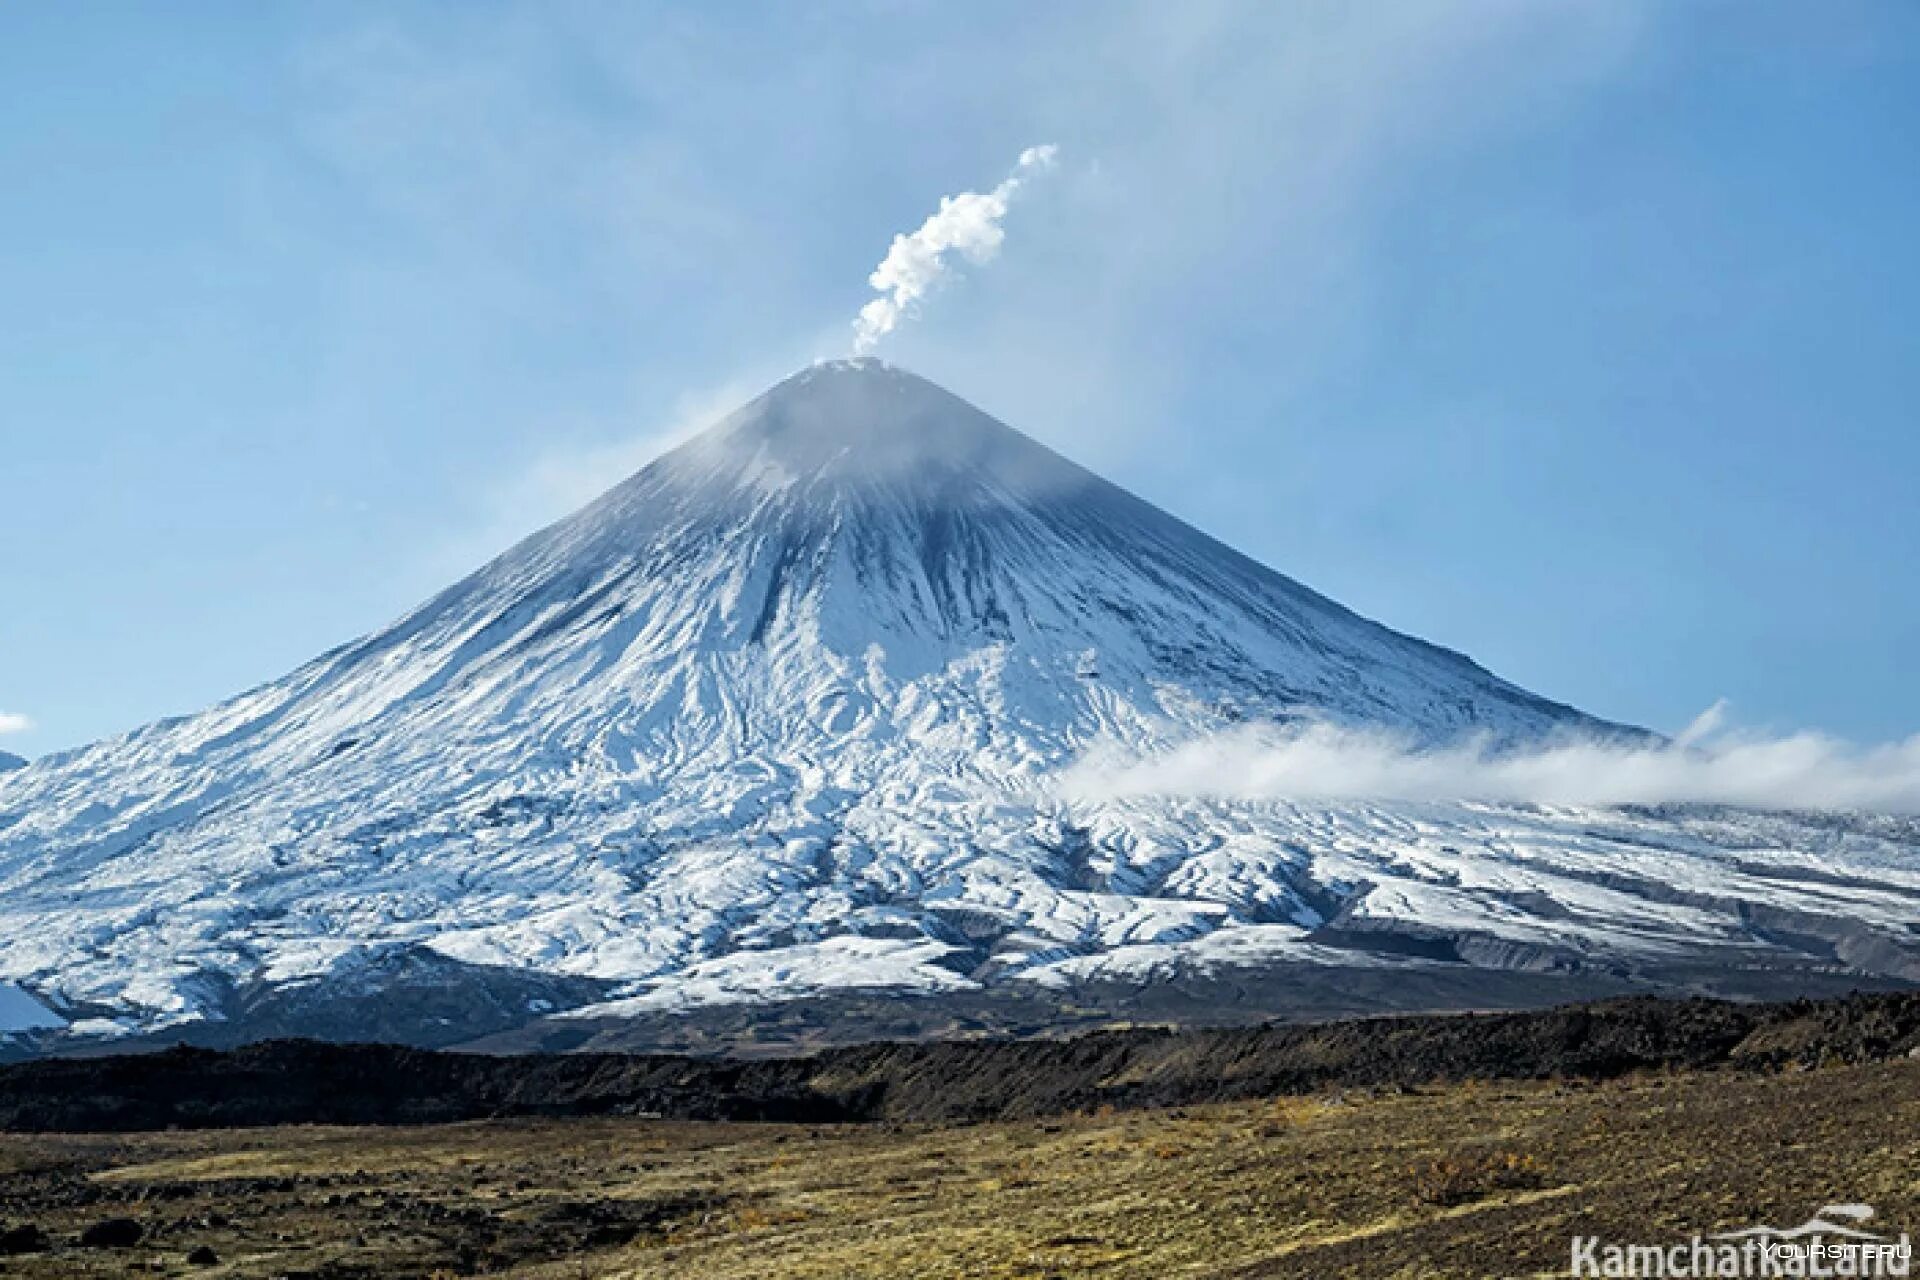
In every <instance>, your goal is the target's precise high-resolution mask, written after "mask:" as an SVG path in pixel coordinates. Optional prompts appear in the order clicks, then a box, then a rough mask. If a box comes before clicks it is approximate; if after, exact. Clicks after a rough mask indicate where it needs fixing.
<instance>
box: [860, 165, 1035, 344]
mask: <svg viewBox="0 0 1920 1280" xmlns="http://www.w3.org/2000/svg"><path fill="white" fill-rule="evenodd" d="M1058 151H1059V148H1057V147H1055V146H1053V145H1052V144H1051V143H1049V144H1046V145H1044V146H1038V147H1028V148H1027V149H1026V150H1025V151H1022V152H1021V153H1020V161H1019V163H1018V164H1016V165H1014V167H1013V172H1012V173H1010V174H1008V175H1007V176H1006V178H1005V179H1004V180H1003V181H1002V182H1001V183H1000V185H999V186H997V187H995V188H994V189H993V190H991V191H987V192H980V191H962V192H961V193H960V194H959V195H957V196H941V197H940V208H939V210H938V211H937V212H935V213H934V214H933V215H932V216H931V217H929V218H928V219H927V220H926V221H925V222H923V223H921V224H920V229H919V230H918V231H915V232H914V233H913V234H911V235H897V236H895V237H894V238H893V245H892V247H891V248H889V249H888V250H887V256H886V257H885V258H883V259H882V260H881V262H880V265H879V266H877V267H875V268H874V269H873V274H872V275H870V276H868V277H867V283H868V284H871V285H872V286H873V287H874V288H875V289H876V290H878V291H879V294H880V296H879V297H877V298H875V299H873V301H871V302H869V303H867V305H866V306H864V307H862V308H860V314H859V316H858V317H857V318H855V320H854V322H853V350H854V354H856V355H865V354H866V353H867V352H869V351H872V350H873V349H874V347H875V346H877V345H878V344H879V342H880V339H882V338H884V337H886V336H887V335H888V334H889V333H892V332H893V330H894V328H895V327H896V326H897V325H898V324H899V323H900V321H901V320H903V319H904V318H906V317H907V316H909V315H912V314H913V312H914V310H915V308H916V307H917V306H918V305H919V302H920V300H921V299H922V298H924V297H926V296H927V294H928V293H930V292H932V291H933V289H934V288H935V287H936V286H937V285H939V283H940V282H941V281H942V280H943V279H945V278H946V276H947V275H948V274H950V273H951V272H952V270H953V269H954V268H953V263H952V259H951V255H952V254H955V253H958V254H959V255H960V256H962V257H964V258H965V259H967V260H968V261H969V262H972V263H975V264H976V265H977V264H979V263H983V262H989V261H991V260H992V259H993V256H994V255H995V254H996V253H998V252H1000V244H1001V242H1002V241H1004V240H1005V239H1006V232H1005V231H1003V230H1001V228H1000V220H1001V219H1002V218H1004V217H1006V216H1007V205H1008V203H1009V202H1010V201H1011V200H1012V199H1013V197H1014V195H1015V194H1016V193H1017V192H1018V191H1019V190H1020V188H1021V187H1022V186H1024V185H1025V184H1026V181H1027V179H1028V178H1030V177H1031V176H1032V175H1034V174H1036V173H1041V172H1044V171H1045V170H1047V169H1049V168H1051V167H1052V166H1053V159H1054V156H1055V155H1056V154H1057V152H1058Z"/></svg>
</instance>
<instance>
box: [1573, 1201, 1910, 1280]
mask: <svg viewBox="0 0 1920 1280" xmlns="http://www.w3.org/2000/svg"><path fill="white" fill-rule="evenodd" d="M1872 1217H1873V1206H1872V1205H1868V1204H1851V1203H1848V1204H1826V1205H1821V1206H1820V1209H1819V1211H1818V1212H1816V1213H1815V1214H1814V1215H1813V1216H1812V1217H1811V1218H1808V1219H1807V1220H1806V1221H1805V1222H1803V1223H1801V1224H1800V1225H1799V1226H1797V1227H1774V1226H1768V1225H1766V1224H1764V1223H1763V1224H1761V1225H1759V1226H1755V1227H1743V1228H1741V1229H1739V1230H1737V1231H1717V1232H1714V1233H1712V1234H1710V1235H1706V1236H1701V1235H1695V1236H1693V1237H1692V1238H1691V1239H1690V1240H1688V1241H1687V1242H1685V1243H1684V1244H1667V1245H1658V1244H1611V1243H1608V1244H1602V1243H1601V1241H1600V1238H1599V1237H1598V1236H1575V1237H1574V1238H1573V1261H1572V1264H1571V1266H1570V1268H1569V1271H1570V1273H1571V1274H1572V1275H1575V1276H1606V1277H1616V1278H1618V1280H1632V1278H1633V1277H1640V1276H1655V1277H1662V1278H1663V1280H1664V1278H1665V1277H1676V1278H1685V1280H1707V1278H1709V1277H1722V1276H1727V1277H1735V1276H1739V1277H1744V1276H1906V1275H1911V1274H1912V1268H1913V1245H1912V1243H1911V1241H1909V1239H1908V1238H1907V1235H1906V1233H1905V1232H1902V1233H1901V1235H1900V1238H1899V1239H1898V1240H1894V1239H1890V1238H1889V1237H1887V1236H1885V1235H1882V1234H1880V1233H1877V1232H1873V1231H1869V1230H1867V1229H1866V1228H1865V1227H1864V1226H1863V1225H1862V1224H1863V1223H1866V1222H1868V1221H1869V1220H1871V1219H1872Z"/></svg>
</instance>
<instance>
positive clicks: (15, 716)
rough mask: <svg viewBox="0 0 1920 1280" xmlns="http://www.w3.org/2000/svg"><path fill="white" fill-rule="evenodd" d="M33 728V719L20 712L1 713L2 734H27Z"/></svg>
mask: <svg viewBox="0 0 1920 1280" xmlns="http://www.w3.org/2000/svg"><path fill="white" fill-rule="evenodd" d="M31 728H33V718H32V717H31V716H24V715H21V714H20V713H19V712H18V711H0V733H25V732H27V730H29V729H31Z"/></svg>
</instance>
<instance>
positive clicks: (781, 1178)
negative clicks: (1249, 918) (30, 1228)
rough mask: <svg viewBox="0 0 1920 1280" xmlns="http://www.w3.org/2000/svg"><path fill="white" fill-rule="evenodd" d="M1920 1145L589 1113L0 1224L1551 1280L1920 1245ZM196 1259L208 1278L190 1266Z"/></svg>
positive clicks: (181, 1242) (1097, 1270)
mask: <svg viewBox="0 0 1920 1280" xmlns="http://www.w3.org/2000/svg"><path fill="white" fill-rule="evenodd" d="M1917 1133H1920V1063H1914V1062H1904V1061H1903V1062H1897V1063H1891V1064H1886V1065H1881V1066H1872V1067H1858V1068H1835V1069H1830V1070H1820V1071H1814V1072H1802V1073H1795V1074H1789V1075H1782V1076H1768V1077H1760V1076H1739V1075H1703V1076H1662V1077H1650V1078H1643V1079H1637V1080H1628V1081H1621V1082H1618V1083H1614V1084H1609V1085H1602V1086H1579V1085H1560V1084H1540V1085H1511V1086H1502V1085H1483V1086H1478V1087H1474V1088H1454V1089H1435V1090H1429V1091H1425V1092H1421V1093H1417V1094H1391V1095H1383V1096H1364V1095H1360V1094H1354V1093H1349V1094H1347V1095H1345V1096H1338V1097H1335V1096H1327V1097H1313V1098H1289V1099H1281V1100H1278V1101H1267V1102H1254V1103H1243V1104H1234V1105H1227V1106H1217V1107H1206V1108H1192V1109H1188V1110H1185V1111H1165V1112H1135V1113H1124V1112H1123V1113H1118V1114H1102V1115H1097V1116H1082V1117H1070V1118H1062V1119H1059V1120H1053V1121H1032V1122H1019V1123H1002V1124H988V1125H979V1126H971V1127H950V1128H905V1129H903V1128H879V1127H867V1128H803V1127H791V1126H747V1125H739V1126H725V1125H695V1124H681V1123H665V1122H659V1121H644V1120H580V1121H551V1122H547V1121H542V1122H503V1123H488V1124H471V1125H454V1126H447V1127H443V1128H437V1129H415V1130H340V1129H281V1130H261V1131H253V1132H230V1133H214V1134H153V1135H134V1136H125V1137H84V1138H83V1137H44V1138H29V1137H0V1219H5V1220H12V1221H20V1220H23V1219H30V1220H32V1221H35V1222H37V1223H39V1224H40V1225H41V1226H43V1227H44V1228H45V1229H46V1230H47V1231H49V1232H50V1233H52V1234H53V1236H54V1237H55V1239H56V1241H68V1240H71V1238H72V1237H73V1235H74V1234H75V1233H76V1232H77V1231H78V1230H79V1229H80V1228H81V1227H82V1226H84V1225H85V1224H86V1223H88V1222H90V1221H94V1220H97V1219H99V1218H102V1217H107V1216H113V1215H119V1214H125V1215H127V1216H132V1217H135V1218H138V1219H140V1220H141V1221H142V1222H143V1223H145V1224H147V1226H148V1228H149V1230H150V1232H152V1233H153V1234H152V1236H151V1238H150V1240H149V1241H148V1243H147V1244H146V1245H144V1246H143V1247H141V1248H139V1249H135V1250H129V1251H125V1252H124V1253H119V1254H108V1253H104V1252H101V1251H80V1250H77V1249H74V1248H71V1247H66V1246H63V1247H62V1248H61V1249H60V1250H59V1251H58V1252H56V1253H52V1254H46V1255H38V1256H35V1257H30V1258H15V1259H10V1260H3V1261H0V1270H4V1271H6V1273H7V1274H19V1275H22V1276H31V1277H51V1276H85V1275H110V1274H126V1273H130V1272H133V1271H134V1270H135V1269H136V1268H137V1269H139V1271H140V1273H141V1274H156V1273H158V1274H181V1275H185V1274H199V1275H210V1276H273V1275H300V1274H306V1275H308V1276H313V1277H327V1278H329V1280H332V1278H334V1277H338V1278H340V1280H346V1278H348V1277H374V1276H380V1277H387V1276H394V1277H404V1276H427V1275H432V1274H435V1273H436V1272H441V1273H444V1274H448V1275H458V1274H476V1273H489V1274H491V1273H499V1274H510V1275H516V1276H525V1277H551V1278H554V1280H561V1278H564V1280H584V1278H587V1277H594V1278H599V1277H613V1276H631V1277H635V1278H640V1277H645V1278H646V1280H676V1278H679V1280H767V1278H768V1277H792V1278H793V1280H846V1278H848V1277H888V1278H891V1277H915V1278H925V1280H945V1278H949V1277H950V1278H953V1280H959V1278H960V1277H968V1278H973V1280H989V1278H999V1277H1006V1278H1009V1280H1011V1278H1013V1277H1022V1278H1038V1277H1049V1276H1057V1277H1077V1276H1095V1277H1113V1278H1115V1280H1120V1278H1125V1277H1140V1278H1148V1277H1151V1278H1152V1280H1161V1278H1163V1277H1175V1276H1264V1275H1271V1276H1312V1277H1339V1276H1354V1277H1379V1276H1389V1277H1392V1276H1405V1277H1413V1276H1484V1275H1551V1274H1556V1273H1561V1272H1563V1271H1564V1269H1565V1266H1566V1261H1567V1247H1568V1238H1569V1236H1570V1235H1571V1234H1573V1233H1574V1232H1576V1231H1580V1232H1595V1233H1598V1234H1601V1235H1607V1236H1615V1237H1620V1238H1632V1239H1660V1238H1664V1237H1673V1238H1681V1237H1684V1236H1685V1235H1686V1234H1687V1233H1689V1232H1691V1231H1694V1230H1703V1229H1710V1228H1717V1227H1726V1226H1736V1225H1745V1224H1749V1223H1752V1222H1754V1221H1774V1222H1783V1221H1784V1222H1797V1221H1800V1220H1801V1219H1803V1218H1804V1217H1806V1216H1807V1214H1808V1213H1810V1212H1811V1211H1812V1210H1813V1209H1815V1208H1817V1207H1818V1206H1819V1205H1821V1204H1823V1203H1826V1202H1829V1201H1833V1200H1858V1201H1865V1202H1867V1203H1871V1204H1873V1205H1875V1206H1877V1207H1878V1209H1879V1211H1880V1214H1881V1221H1882V1222H1883V1223H1885V1224H1886V1225H1887V1226H1888V1227H1889V1228H1891V1229H1893V1230H1896V1231H1897V1230H1899V1229H1902V1228H1911V1227H1917V1226H1920V1150H1917V1149H1916V1145H1915V1141H1914V1135H1915V1134H1917ZM1436 1171H1437V1172H1436ZM88 1197H93V1199H92V1202H90V1203H83V1202H82V1201H85V1200H87V1199H88ZM622 1240H624V1243H623V1242H622ZM202 1243H205V1244H208V1245H211V1246H212V1247H213V1248H214V1249H215V1250H216V1251H217V1252H218V1253H219V1255H220V1257H221V1259H222V1262H221V1264H220V1265H219V1266H218V1267H215V1268H206V1269H199V1270H196V1269H193V1268H188V1267H186V1266H185V1264H184V1256H185V1253H186V1251H187V1250H188V1249H189V1248H191V1247H193V1246H194V1245H196V1244H202ZM148 1268H152V1269H151V1270H150V1269H148Z"/></svg>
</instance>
